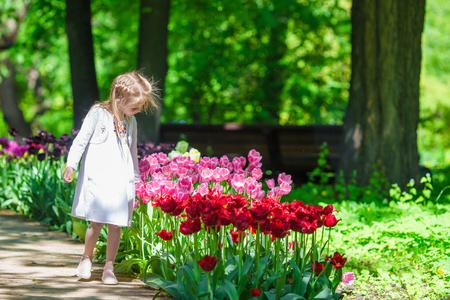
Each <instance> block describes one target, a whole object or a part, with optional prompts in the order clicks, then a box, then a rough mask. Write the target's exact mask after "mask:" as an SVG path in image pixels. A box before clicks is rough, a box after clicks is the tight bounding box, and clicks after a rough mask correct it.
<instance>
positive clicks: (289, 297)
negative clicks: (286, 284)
mask: <svg viewBox="0 0 450 300" xmlns="http://www.w3.org/2000/svg"><path fill="white" fill-rule="evenodd" d="M305 299H306V298H305V297H302V296H300V295H297V294H292V293H289V294H286V295H284V296H283V297H281V298H280V300H305Z"/></svg>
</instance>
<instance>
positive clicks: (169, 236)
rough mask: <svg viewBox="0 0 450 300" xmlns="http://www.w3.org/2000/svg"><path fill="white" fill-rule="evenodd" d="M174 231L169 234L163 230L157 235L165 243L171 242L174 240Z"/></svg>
mask: <svg viewBox="0 0 450 300" xmlns="http://www.w3.org/2000/svg"><path fill="white" fill-rule="evenodd" d="M173 231H175V230H173ZM173 231H169V232H167V231H166V230H165V229H163V230H161V232H156V233H155V234H156V235H157V236H159V237H160V238H162V239H163V240H165V241H170V240H171V239H172V234H173Z"/></svg>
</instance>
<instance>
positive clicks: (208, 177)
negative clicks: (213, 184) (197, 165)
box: [200, 168, 213, 182]
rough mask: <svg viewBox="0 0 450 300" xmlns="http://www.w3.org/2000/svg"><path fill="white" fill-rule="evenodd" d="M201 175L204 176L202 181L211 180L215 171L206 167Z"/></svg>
mask: <svg viewBox="0 0 450 300" xmlns="http://www.w3.org/2000/svg"><path fill="white" fill-rule="evenodd" d="M200 176H201V177H202V182H210V181H211V180H212V177H213V171H212V170H211V169H210V168H204V169H203V170H201V173H200Z"/></svg>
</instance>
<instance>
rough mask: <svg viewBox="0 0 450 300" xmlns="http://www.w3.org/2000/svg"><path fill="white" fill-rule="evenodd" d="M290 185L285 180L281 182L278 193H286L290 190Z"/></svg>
mask: <svg viewBox="0 0 450 300" xmlns="http://www.w3.org/2000/svg"><path fill="white" fill-rule="evenodd" d="M291 189H292V188H291V185H290V184H289V183H287V182H282V183H281V184H280V194H281V195H287V194H289V193H290V192H291Z"/></svg>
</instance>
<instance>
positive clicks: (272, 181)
mask: <svg viewBox="0 0 450 300" xmlns="http://www.w3.org/2000/svg"><path fill="white" fill-rule="evenodd" d="M266 184H267V187H268V188H269V189H273V188H274V187H275V180H273V178H271V179H268V180H266Z"/></svg>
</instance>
